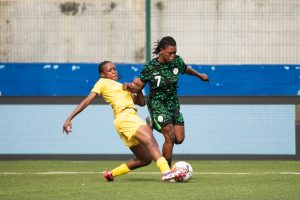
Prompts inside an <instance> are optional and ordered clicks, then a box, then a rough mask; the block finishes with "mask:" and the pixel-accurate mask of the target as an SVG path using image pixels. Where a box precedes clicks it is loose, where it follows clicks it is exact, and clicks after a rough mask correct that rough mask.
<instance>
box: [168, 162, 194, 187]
mask: <svg viewBox="0 0 300 200" xmlns="http://www.w3.org/2000/svg"><path fill="white" fill-rule="evenodd" d="M171 170H172V172H174V173H183V174H184V175H185V176H184V177H183V178H182V179H180V180H176V181H177V182H188V181H189V180H190V179H191V178H192V176H193V168H192V166H191V165H190V164H189V163H188V162H185V161H179V162H176V163H175V164H174V165H173V167H172V169H171Z"/></svg>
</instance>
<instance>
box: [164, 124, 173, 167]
mask: <svg viewBox="0 0 300 200" xmlns="http://www.w3.org/2000/svg"><path fill="white" fill-rule="evenodd" d="M161 133H162V134H163V135H164V137H165V142H164V144H163V148H162V153H163V156H164V157H165V158H166V160H167V161H168V164H169V167H171V166H172V154H173V146H174V141H175V129H174V126H173V124H171V123H169V124H167V125H166V126H164V127H163V128H162V129H161Z"/></svg>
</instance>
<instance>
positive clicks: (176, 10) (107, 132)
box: [0, 0, 300, 159]
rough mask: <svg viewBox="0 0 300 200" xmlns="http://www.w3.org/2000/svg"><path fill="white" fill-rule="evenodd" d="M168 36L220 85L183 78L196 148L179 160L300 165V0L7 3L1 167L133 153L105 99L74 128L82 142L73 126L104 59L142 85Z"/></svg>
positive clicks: (180, 150) (189, 138)
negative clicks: (12, 161)
mask: <svg viewBox="0 0 300 200" xmlns="http://www.w3.org/2000/svg"><path fill="white" fill-rule="evenodd" d="M168 35H170V36H172V37H174V38H175V40H176V42H177V50H178V51H177V54H178V55H180V56H181V57H182V58H183V59H184V61H185V62H186V63H187V64H188V65H190V66H192V67H193V68H194V69H196V70H197V71H199V72H201V73H206V74H208V76H209V77H210V83H204V82H201V81H199V80H198V79H196V78H193V77H189V76H187V75H183V76H182V77H181V79H180V82H179V88H178V95H179V99H180V102H181V103H182V106H181V109H182V112H183V114H184V118H185V124H186V140H185V142H184V143H183V144H182V145H179V146H176V147H175V149H174V153H175V154H176V155H182V156H189V155H191V156H194V157H195V158H203V157H205V158H207V157H213V156H218V158H222V156H228V155H229V156H232V157H242V158H245V157H250V158H252V157H255V158H257V157H259V158H274V159H276V158H288V159H299V156H300V153H299V149H300V148H299V145H300V144H299V141H300V139H299V138H300V136H299V128H297V127H298V126H297V124H298V125H300V110H299V108H300V107H299V106H298V104H300V101H299V95H300V57H299V55H300V2H299V1H297V0H273V1H269V0H212V1H208V0H186V1H181V0H101V1H95V0H81V1H80V0H74V1H63V0H43V1H40V0H22V1H21V0H14V1H8V0H1V1H0V95H1V96H0V158H1V159H6V158H14V156H19V155H21V157H22V156H23V157H26V155H27V156H28V155H37V156H45V155H54V156H55V155H66V158H67V157H68V156H70V155H82V156H85V155H99V157H101V155H127V154H130V152H129V150H128V149H127V148H126V147H125V146H124V145H123V144H122V142H121V140H120V139H119V138H118V137H119V136H118V135H117V133H116V132H115V130H114V127H113V116H112V111H111V108H110V106H109V105H107V104H105V102H103V101H102V100H99V101H97V102H95V103H94V104H93V105H91V106H90V107H88V108H87V109H86V110H85V111H84V112H83V113H81V114H80V115H79V116H78V117H76V118H75V119H74V120H73V125H74V131H73V134H72V135H71V136H66V135H63V134H62V125H63V123H64V120H65V119H66V118H67V116H68V115H69V114H70V112H71V111H72V110H73V109H74V108H75V106H76V105H77V104H78V103H79V102H80V101H81V100H82V99H83V98H84V96H86V95H88V94H89V92H90V90H91V88H92V87H93V85H94V83H95V82H96V81H97V80H98V79H99V75H98V71H97V67H98V64H99V63H100V62H102V61H104V60H110V61H112V62H114V63H116V65H117V69H118V71H119V74H120V82H128V81H131V80H132V79H133V78H134V77H137V76H139V73H140V71H141V69H142V68H143V65H144V63H145V62H147V61H149V60H150V59H151V58H153V55H152V54H151V52H152V49H153V47H154V43H155V42H157V41H158V40H159V39H161V38H162V37H164V36H168ZM147 92H148V89H147V88H146V90H145V94H147ZM99 99H101V98H99ZM139 112H140V115H141V116H142V117H143V118H145V117H146V116H147V115H148V111H147V108H139ZM155 136H156V138H157V139H158V141H159V143H160V144H161V142H162V136H161V134H160V133H155ZM21 157H18V158H21ZM99 157H98V158H99ZM15 158H16V157H15Z"/></svg>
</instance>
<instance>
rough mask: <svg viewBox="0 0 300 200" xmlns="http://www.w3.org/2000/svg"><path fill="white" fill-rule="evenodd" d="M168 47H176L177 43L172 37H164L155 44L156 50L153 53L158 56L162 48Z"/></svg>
mask: <svg viewBox="0 0 300 200" xmlns="http://www.w3.org/2000/svg"><path fill="white" fill-rule="evenodd" d="M167 46H176V41H175V40H174V38H172V37H171V36H166V37H163V38H162V39H161V40H158V41H157V42H155V48H154V51H153V52H152V53H153V54H155V55H158V54H159V52H160V49H161V48H163V49H164V48H166V47H167Z"/></svg>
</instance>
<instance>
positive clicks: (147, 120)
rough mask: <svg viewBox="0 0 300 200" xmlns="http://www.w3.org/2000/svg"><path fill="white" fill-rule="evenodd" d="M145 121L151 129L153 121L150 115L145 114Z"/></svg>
mask: <svg viewBox="0 0 300 200" xmlns="http://www.w3.org/2000/svg"><path fill="white" fill-rule="evenodd" d="M146 122H147V124H148V126H149V127H150V128H151V129H153V121H152V118H151V117H150V116H147V117H146Z"/></svg>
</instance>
